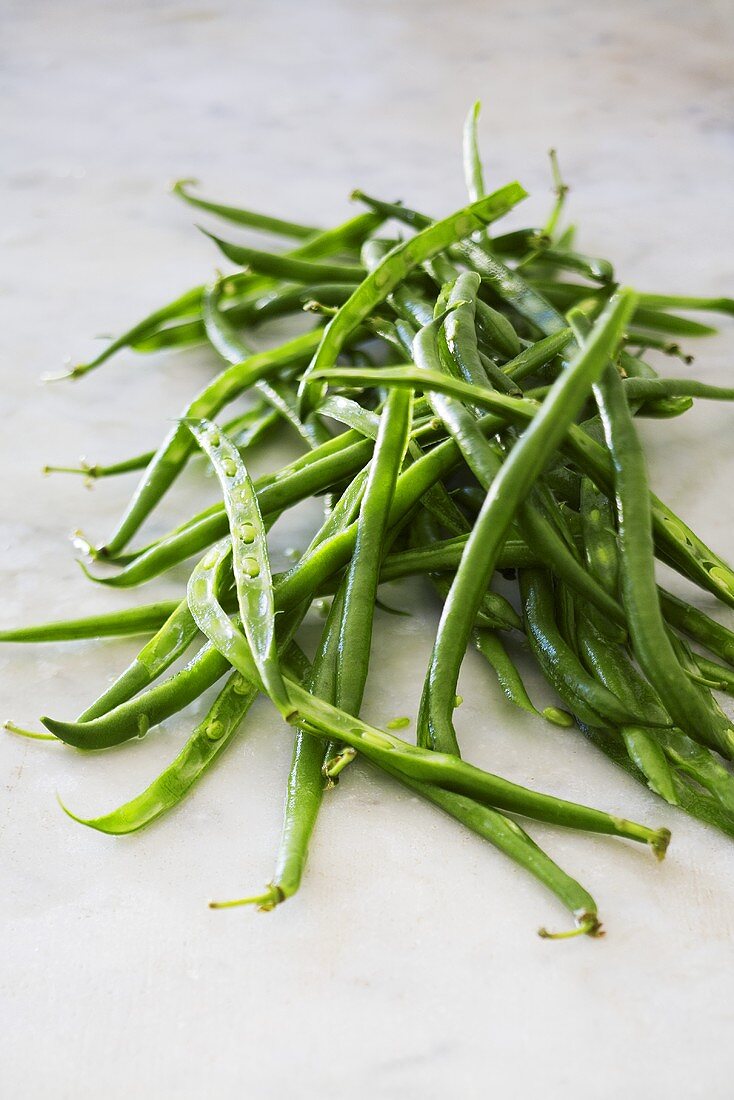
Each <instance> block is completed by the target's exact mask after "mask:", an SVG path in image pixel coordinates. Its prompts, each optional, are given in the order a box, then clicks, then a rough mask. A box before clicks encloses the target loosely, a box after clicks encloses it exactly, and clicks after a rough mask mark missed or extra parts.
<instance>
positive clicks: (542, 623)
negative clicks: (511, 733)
mask: <svg viewBox="0 0 734 1100" xmlns="http://www.w3.org/2000/svg"><path fill="white" fill-rule="evenodd" d="M520 592H521V595H522V602H523V610H524V613H525V624H526V632H527V636H528V639H529V641H530V645H531V647H532V650H533V653H534V654H535V657H536V660H537V661H538V664H539V665H540V666H541V668H542V670H543V673H544V675H545V677H546V679H547V680H548V681H549V682H550V683H551V684H552V685H553V687H554V688H555V689H556V691H557V692H558V694H559V695H560V696H561V698H562V699H563V701H564V702H565V703H566V705H567V706H568V707H569V709H570V710H572V711H573V713H574V714H575V715H576V716H577V717H578V718H580V719H581V721H582V722H586V723H588V724H589V725H594V726H600V725H603V724H604V723H605V721H610V722H612V723H613V724H614V725H618V726H625V725H634V724H637V725H639V724H649V725H655V724H658V725H669V724H670V719H669V718H668V716H667V714H665V713H664V712H663V711H662V709H661V708H660V707H657V708H655V711H654V712H653V711H652V708H648V707H647V706H645V707H644V708H643V707H642V706H639V705H638V706H636V705H634V704H633V703H628V702H626V701H625V702H622V701H621V700H620V699H619V697H618V696H617V694H616V693H614V692H613V691H612V690H610V689H609V688H607V687H605V685H604V684H603V683H602V682H600V681H599V680H597V679H596V678H594V677H592V676H589V675H588V674H587V673H586V671H585V669H584V668H583V666H582V665H581V663H580V661H579V660H578V659H577V657H576V655H575V653H574V651H573V649H572V647H571V646H570V645H569V643H568V640H567V638H564V637H563V635H562V634H561V631H560V630H559V628H558V624H557V621H556V614H555V611H554V606H553V586H552V584H551V582H550V578H549V577H548V575H547V574H546V573H545V572H544V571H543V570H540V569H523V570H521V572H520ZM654 719H657V721H654Z"/></svg>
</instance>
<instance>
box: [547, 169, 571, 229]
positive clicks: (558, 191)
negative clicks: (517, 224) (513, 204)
mask: <svg viewBox="0 0 734 1100" xmlns="http://www.w3.org/2000/svg"><path fill="white" fill-rule="evenodd" d="M548 157H549V159H550V166H551V176H552V178H553V192H554V194H555V196H556V201H555V202H554V203H553V209H552V210H551V212H550V215H549V217H548V221H547V222H546V223H545V226H544V228H543V236H544V237H547V238H548V239H549V240H552V239H553V237H554V235H555V232H556V228H557V226H558V222H559V221H560V218H561V215H562V214H563V208H564V206H565V205H566V196H567V195H568V190H569V189H568V186H567V184H566V183H564V181H563V177H562V176H561V169H560V165H559V164H558V154H557V153H556V151H555V149H549V150H548ZM556 244H557V245H558V247H559V248H562V247H564V242H563V241H561V239H560V238H559V239H558V240H557V241H556ZM567 247H570V242H568V244H567Z"/></svg>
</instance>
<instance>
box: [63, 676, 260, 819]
mask: <svg viewBox="0 0 734 1100" xmlns="http://www.w3.org/2000/svg"><path fill="white" fill-rule="evenodd" d="M257 695H258V691H257V688H255V687H253V685H252V684H250V683H248V682H247V680H245V679H243V677H242V676H240V674H239V673H238V672H232V673H231V674H230V676H229V678H228V679H227V682H226V684H225V685H224V687H223V688H222V690H221V691H220V693H219V695H218V696H217V698H216V699H215V700H214V703H213V704H212V706H211V707H210V709H209V711H208V712H207V715H206V717H205V718H204V719H202V721H201V722H199V724H198V725H197V726H196V729H195V730H194V731H193V733H192V734H191V736H190V737H189V739H188V740H187V742H186V744H185V745H184V747H183V748H182V749H181V751H180V753H179V754H178V756H177V757H176V758H175V760H173V761H172V762H171V763H170V764H169V765H168V767H167V768H165V769H164V771H163V772H162V773H161V774H160V775H159V776H158V777H157V778H156V779H154V780H153V782H152V783H151V784H150V785H149V786H148V787H146V788H145V790H144V791H143V792H142V793H141V794H139V795H137V797H135V798H133V799H131V800H130V801H129V802H126V803H125V804H124V805H122V806H120V807H118V809H116V810H113V811H112V812H111V813H107V814H103V815H102V816H101V817H88V818H84V817H80V816H78V815H77V814H74V813H72V812H71V810H69V808H68V807H67V806H65V805H64V804H63V803H62V807H63V809H64V811H65V813H67V814H68V815H69V817H71V818H73V819H74V821H78V822H79V823H80V824H81V825H88V826H89V827H90V828H91V829H97V830H98V831H99V832H101V833H110V834H111V835H113V836H122V835H124V834H127V833H134V832H136V831H137V830H138V829H142V828H144V827H145V826H146V825H150V823H151V822H152V821H155V820H156V819H157V818H159V817H161V816H162V815H163V814H165V813H167V812H168V811H169V810H171V809H173V807H174V806H177V805H178V803H179V802H180V801H181V800H182V798H184V796H185V795H186V794H188V792H189V790H190V789H191V787H192V786H193V785H194V783H195V782H196V781H197V780H198V779H200V778H201V776H202V775H203V774H204V772H205V771H206V770H207V769H208V768H209V767H210V766H211V765H212V764H213V762H214V760H215V759H216V758H217V757H218V756H219V755H220V754H221V752H222V750H223V749H224V748H226V746H227V745H229V744H230V743H231V742H232V740H233V738H234V736H235V734H236V733H237V732H238V730H239V728H240V725H241V723H242V720H243V718H244V717H245V715H246V714H247V712H248V710H249V709H250V707H251V706H252V704H253V703H254V701H255V699H256V698H257Z"/></svg>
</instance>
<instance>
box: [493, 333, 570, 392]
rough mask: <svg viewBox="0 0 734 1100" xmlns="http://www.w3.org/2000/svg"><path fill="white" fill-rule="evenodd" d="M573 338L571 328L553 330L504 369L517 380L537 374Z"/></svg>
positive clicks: (506, 364)
mask: <svg viewBox="0 0 734 1100" xmlns="http://www.w3.org/2000/svg"><path fill="white" fill-rule="evenodd" d="M572 340H573V333H572V332H571V329H570V328H564V329H560V330H559V331H558V332H552V333H551V334H550V336H544V337H543V339H542V340H538V341H537V342H536V343H534V344H530V346H529V347H527V348H525V349H524V350H523V351H521V352H520V353H519V354H518V355H516V356H515V358H514V359H511V360H510V362H509V363H505V365H504V366H503V368H502V370H503V371H504V372H505V374H507V375H508V376H509V377H510V378H512V379H513V381H515V382H519V381H520V379H521V378H526V377H527V376H528V375H529V374H535V372H536V371H537V370H539V369H540V368H541V367H544V366H545V365H546V364H547V363H551V362H552V361H553V360H554V359H555V357H556V355H558V354H559V353H560V352H561V351H563V349H564V348H565V347H566V346H567V345H568V344H569V343H570V342H571V341H572Z"/></svg>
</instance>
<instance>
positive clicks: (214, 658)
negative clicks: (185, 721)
mask: <svg viewBox="0 0 734 1100" xmlns="http://www.w3.org/2000/svg"><path fill="white" fill-rule="evenodd" d="M227 668H228V665H227V661H226V660H225V659H224V658H223V657H222V656H221V654H220V653H219V652H218V651H217V650H216V649H215V648H214V647H213V646H212V645H211V644H207V645H205V646H203V648H202V649H201V650H200V651H199V653H197V655H196V656H195V657H194V658H193V660H192V661H190V662H189V663H188V664H187V665H186V666H185V668H183V669H182V670H181V671H180V672H177V673H176V674H175V676H172V677H171V678H170V679H169V680H165V681H164V682H163V683H162V684H158V685H157V686H155V687H152V688H150V690H149V691H147V692H145V694H144V695H141V696H138V697H137V698H135V699H129V698H128V701H126V702H124V703H121V704H120V705H118V706H115V707H113V708H112V709H107V710H106V711H105V712H100V709H99V707H98V708H96V709H97V715H98V716H94V717H90V715H89V711H85V713H84V715H82V716H81V718H80V720H78V721H77V722H61V721H59V720H58V719H56V718H50V717H44V718H42V719H41V721H42V722H43V724H44V726H45V727H46V729H47V730H49V731H50V732H51V733H53V734H55V735H56V736H57V737H59V738H60V739H61V740H62V741H65V742H66V744H67V745H74V746H75V747H76V748H78V749H106V748H110V747H111V746H112V745H119V744H120V743H121V742H122V741H129V740H130V739H131V738H132V737H144V736H145V734H146V733H147V732H148V730H149V729H150V728H151V727H152V726H155V725H158V724H159V723H160V722H163V721H164V720H165V719H166V718H169V717H170V716H171V715H172V714H176V713H177V712H178V711H179V710H183V708H184V707H186V706H188V704H189V703H192V702H193V701H194V699H198V697H199V696H200V695H201V694H202V693H203V692H204V691H206V689H207V688H209V687H211V685H212V684H215V683H216V682H217V680H220V679H221V678H222V676H224V674H225V672H226V671H227ZM90 709H91V708H90Z"/></svg>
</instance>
